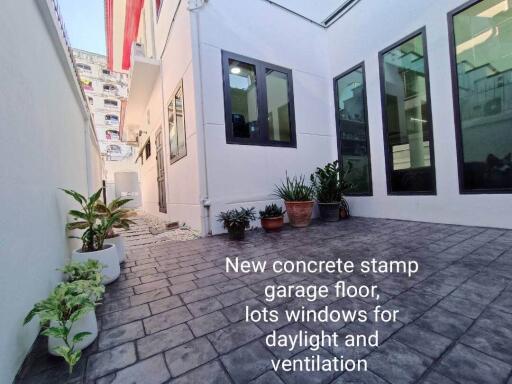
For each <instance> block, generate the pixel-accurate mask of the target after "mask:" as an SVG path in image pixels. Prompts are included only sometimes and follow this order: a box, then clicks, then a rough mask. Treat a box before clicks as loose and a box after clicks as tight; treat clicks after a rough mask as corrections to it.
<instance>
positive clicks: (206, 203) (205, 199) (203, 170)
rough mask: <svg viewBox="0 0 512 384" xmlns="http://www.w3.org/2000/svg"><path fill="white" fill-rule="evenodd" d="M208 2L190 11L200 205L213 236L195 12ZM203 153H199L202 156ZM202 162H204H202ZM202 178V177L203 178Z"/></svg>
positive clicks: (200, 2)
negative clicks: (200, 157) (196, 107)
mask: <svg viewBox="0 0 512 384" xmlns="http://www.w3.org/2000/svg"><path fill="white" fill-rule="evenodd" d="M206 2H207V0H193V1H189V6H188V9H189V11H190V12H191V14H192V15H193V16H192V17H191V19H190V21H191V24H192V41H193V43H192V44H193V47H192V61H193V65H192V68H193V71H194V79H195V80H197V87H196V90H197V93H196V95H197V96H196V105H200V112H199V113H198V114H197V119H198V123H197V127H198V128H199V127H201V128H202V129H198V130H197V139H198V141H200V142H199V143H198V144H199V147H200V148H202V159H199V167H200V169H199V173H200V180H201V179H202V180H201V198H200V203H201V205H202V207H203V213H204V215H201V221H202V227H203V231H202V232H203V234H205V235H210V234H211V228H212V224H211V215H210V197H209V188H208V160H207V157H208V155H207V149H208V147H207V144H206V121H205V120H206V119H205V115H206V114H205V110H204V94H203V77H202V62H201V39H200V33H199V14H198V12H194V11H196V10H198V9H200V8H201V7H203V6H204V5H205V3H206ZM200 153H201V152H198V154H200ZM201 160H202V161H201ZM201 176H202V177H201Z"/></svg>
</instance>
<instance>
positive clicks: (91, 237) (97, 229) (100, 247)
mask: <svg viewBox="0 0 512 384" xmlns="http://www.w3.org/2000/svg"><path fill="white" fill-rule="evenodd" d="M63 191H64V192H65V193H66V194H68V195H69V196H71V197H73V199H75V201H77V202H78V203H79V204H80V206H81V208H82V209H81V210H74V209H72V210H70V211H69V214H70V215H71V216H73V217H74V221H73V222H71V223H68V224H67V225H66V228H67V229H68V230H74V229H81V230H84V232H83V233H82V236H81V237H80V239H81V240H82V247H81V248H79V249H76V250H74V251H73V253H72V255H71V259H72V260H73V261H87V260H88V259H92V260H97V261H98V262H99V263H101V264H103V265H104V266H105V268H104V269H103V283H104V284H108V283H111V282H112V281H114V280H115V279H117V278H118V277H119V275H120V273H121V269H120V268H119V257H118V255H117V250H116V247H115V245H113V244H104V241H105V238H106V237H107V233H108V231H109V229H111V228H112V225H113V224H112V223H113V221H114V218H112V217H110V218H109V217H105V216H103V215H101V214H100V213H99V212H98V211H97V209H96V203H97V202H98V200H99V198H100V195H101V191H102V190H101V189H99V190H98V191H97V192H96V193H94V194H93V195H92V196H91V197H89V198H88V199H87V198H85V197H84V196H82V195H81V194H80V193H78V192H75V191H72V190H67V189H64V190H63Z"/></svg>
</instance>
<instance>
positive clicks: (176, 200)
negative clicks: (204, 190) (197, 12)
mask: <svg viewBox="0 0 512 384" xmlns="http://www.w3.org/2000/svg"><path fill="white" fill-rule="evenodd" d="M151 3H152V2H146V4H145V6H144V9H143V12H144V15H145V17H146V19H145V20H146V22H145V23H142V22H141V24H140V25H141V26H142V25H144V24H145V26H146V31H145V33H143V35H144V34H145V35H146V40H147V44H148V47H149V46H151V45H152V42H151V41H150V40H148V36H151V35H152V34H153V30H154V35H155V47H156V52H155V57H156V58H157V59H159V60H161V72H160V76H159V78H158V79H157V81H156V82H155V85H154V88H153V91H152V93H151V97H150V99H149V102H148V104H147V106H146V114H147V111H148V110H149V117H150V119H149V122H148V121H147V116H144V118H143V121H144V123H143V125H142V128H141V130H142V131H145V132H146V133H145V134H144V135H143V136H141V137H140V138H139V143H140V147H139V150H140V149H142V146H143V145H144V144H145V142H146V140H147V138H148V137H149V139H150V141H151V156H150V157H149V158H148V159H146V158H145V155H144V162H143V164H142V165H141V166H140V178H141V190H142V200H143V209H144V210H145V211H146V212H148V213H151V214H153V215H157V216H159V217H161V218H163V219H166V220H172V221H179V222H180V223H181V224H187V225H189V226H191V227H192V228H194V229H196V230H201V207H200V204H199V201H200V199H199V187H198V184H199V180H198V179H199V176H198V150H197V137H196V108H195V95H196V93H195V90H194V79H193V72H192V39H191V26H190V13H189V12H188V10H187V7H186V2H182V3H181V5H180V6H179V8H178V9H177V8H176V7H177V6H178V1H172V0H167V1H164V2H163V4H162V8H161V10H160V15H159V17H158V20H157V18H156V14H153V19H154V20H157V21H156V22H155V23H154V24H153V25H152V24H151V23H150V22H148V19H147V17H148V14H149V12H156V10H155V9H154V7H153V6H152V4H151ZM151 28H153V29H151ZM140 36H141V32H139V38H140ZM147 52H148V54H150V53H149V52H150V51H147ZM181 82H183V95H184V110H185V131H186V145H187V155H186V156H185V157H184V158H182V159H180V160H178V161H177V162H175V163H173V164H171V163H170V155H169V127H168V123H167V121H168V114H167V105H168V103H169V101H170V99H171V97H173V95H174V92H175V91H176V89H177V87H178V86H179V84H180V83H181ZM159 128H162V140H163V156H164V168H165V176H166V180H165V181H166V200H167V213H166V214H163V213H160V212H159V206H158V188H157V162H156V143H155V134H156V132H157V130H158V129H159ZM139 164H140V160H139Z"/></svg>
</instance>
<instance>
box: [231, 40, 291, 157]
mask: <svg viewBox="0 0 512 384" xmlns="http://www.w3.org/2000/svg"><path fill="white" fill-rule="evenodd" d="M230 59H232V60H237V61H241V62H243V63H247V64H250V65H253V66H254V68H255V69H256V102H257V106H258V127H259V131H260V134H259V137H258V138H256V139H254V138H240V137H234V135H233V122H232V114H231V93H230V84H229V60H230ZM266 69H271V70H274V71H277V72H281V73H285V74H286V75H287V77H288V104H289V110H290V115H289V120H290V142H289V143H287V142H285V141H276V140H269V139H268V137H269V127H268V120H267V117H268V105H267V85H266V82H265V70H266ZM222 80H223V89H224V118H225V127H226V144H240V145H253V146H264V147H284V148H297V135H296V128H295V103H294V99H293V75H292V70H291V69H288V68H285V67H281V66H278V65H275V64H270V63H267V62H264V61H261V60H257V59H253V58H250V57H247V56H242V55H239V54H237V53H233V52H228V51H224V50H222Z"/></svg>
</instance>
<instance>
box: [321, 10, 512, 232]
mask: <svg viewBox="0 0 512 384" xmlns="http://www.w3.org/2000/svg"><path fill="white" fill-rule="evenodd" d="M463 3H465V0H444V1H427V0H408V1H407V2H404V1H401V0H387V1H361V2H359V3H358V4H357V5H356V6H355V7H354V8H353V9H352V10H351V11H350V12H349V13H348V14H347V15H346V16H344V17H343V18H342V19H341V20H340V21H338V22H337V23H335V24H334V25H332V26H331V27H330V28H329V29H328V30H327V34H328V40H329V62H330V75H329V77H330V78H333V77H335V76H337V75H338V74H340V73H342V72H344V71H346V70H347V69H349V68H351V67H352V66H354V65H355V64H357V63H359V62H361V61H363V60H364V62H365V65H366V84H367V97H368V122H369V130H370V148H371V162H372V177H373V195H374V196H373V197H351V198H349V203H350V205H351V211H352V214H353V215H356V216H368V217H386V218H395V219H407V220H419V221H430V222H442V223H454V224H465V225H480V226H490V227H505V228H512V221H511V220H510V217H511V216H512V198H511V196H510V195H499V194H487V195H460V194H459V187H458V175H457V157H456V145H455V126H454V118H453V101H452V89H451V86H452V83H451V72H450V53H449V47H448V41H449V40H448V26H447V13H448V12H449V11H451V10H453V9H455V8H456V7H458V6H459V5H461V4H463ZM386 15H388V16H386ZM423 26H426V29H427V43H428V47H427V50H428V60H429V69H430V88H431V107H432V118H433V133H434V152H435V163H436V176H437V196H387V190H386V170H385V162H384V143H383V135H382V115H381V112H382V111H381V104H380V103H381V101H380V100H381V99H380V83H379V63H378V52H379V51H380V50H382V49H384V48H385V47H387V46H389V45H391V44H393V43H395V42H396V41H398V40H400V39H402V38H403V37H405V36H407V35H409V34H410V33H412V32H414V31H416V30H418V29H419V28H421V27H423ZM330 96H331V97H330V100H331V102H330V104H331V105H330V108H329V118H330V119H331V124H334V112H333V111H334V107H333V97H332V93H331V95H330Z"/></svg>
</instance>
